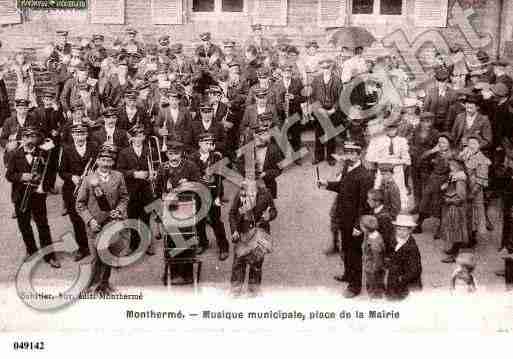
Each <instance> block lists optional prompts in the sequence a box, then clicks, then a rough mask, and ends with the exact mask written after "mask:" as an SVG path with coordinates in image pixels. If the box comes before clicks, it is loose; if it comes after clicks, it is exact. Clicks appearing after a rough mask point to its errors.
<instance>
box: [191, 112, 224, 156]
mask: <svg viewBox="0 0 513 359" xmlns="http://www.w3.org/2000/svg"><path fill="white" fill-rule="evenodd" d="M205 132H211V133H213V134H214V137H215V144H216V151H219V152H220V153H222V154H224V150H225V134H224V127H223V125H222V124H221V123H220V122H217V121H215V120H214V119H212V123H211V124H210V127H209V129H208V130H207V129H206V128H205V126H204V125H203V121H201V120H198V121H193V123H192V143H193V144H194V148H195V149H199V139H200V136H201V135H202V134H203V133H205Z"/></svg>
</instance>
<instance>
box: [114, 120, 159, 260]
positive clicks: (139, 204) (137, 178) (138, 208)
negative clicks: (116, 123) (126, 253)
mask: <svg viewBox="0 0 513 359" xmlns="http://www.w3.org/2000/svg"><path fill="white" fill-rule="evenodd" d="M130 136H131V141H130V142H131V144H130V146H128V147H126V148H124V149H122V150H121V152H120V154H119V158H118V163H117V167H116V168H117V170H118V171H120V172H121V173H122V174H123V175H124V176H125V183H126V187H127V190H128V194H129V196H130V200H129V202H128V208H127V213H128V218H130V219H139V220H141V221H142V222H143V223H145V224H146V225H147V226H149V225H150V214H149V213H147V212H146V211H145V209H144V207H145V206H146V205H148V204H150V203H151V201H152V200H153V199H154V195H153V194H152V191H151V186H150V182H149V175H150V174H149V172H148V155H149V154H148V151H149V148H148V146H145V145H144V142H145V139H146V135H145V133H144V127H143V126H141V125H136V126H134V127H132V128H131V129H130ZM155 194H156V193H155ZM139 244H140V239H139V238H137V236H136V234H135V233H133V232H132V235H131V239H130V249H131V250H132V251H135V250H137V248H138V247H139ZM146 253H147V254H148V255H154V254H155V252H154V250H153V246H152V245H150V247H149V248H148V250H147V251H146Z"/></svg>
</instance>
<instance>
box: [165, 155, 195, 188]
mask: <svg viewBox="0 0 513 359" xmlns="http://www.w3.org/2000/svg"><path fill="white" fill-rule="evenodd" d="M200 177H201V175H200V170H199V169H198V167H197V166H196V164H195V163H194V162H192V161H189V160H186V159H182V163H181V164H180V165H179V166H178V167H177V168H173V167H169V168H166V167H164V166H162V168H160V170H159V172H158V175H157V184H158V188H159V194H162V193H164V192H165V193H167V192H169V191H171V190H173V189H176V188H177V187H178V186H179V182H180V181H181V180H183V179H185V180H187V181H189V182H197V181H199V180H200ZM169 185H170V186H169Z"/></svg>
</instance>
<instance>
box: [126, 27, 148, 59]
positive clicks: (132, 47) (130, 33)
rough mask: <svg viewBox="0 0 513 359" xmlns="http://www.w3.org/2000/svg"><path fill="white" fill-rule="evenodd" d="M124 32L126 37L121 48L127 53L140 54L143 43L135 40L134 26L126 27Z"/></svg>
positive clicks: (142, 51)
mask: <svg viewBox="0 0 513 359" xmlns="http://www.w3.org/2000/svg"><path fill="white" fill-rule="evenodd" d="M126 34H127V37H128V38H127V41H126V42H125V43H124V44H123V45H122V46H121V48H122V49H124V50H125V51H126V52H127V53H128V54H134V53H139V54H141V55H142V54H143V53H144V45H143V44H142V42H140V41H137V40H136V37H137V30H136V29H134V28H128V29H126Z"/></svg>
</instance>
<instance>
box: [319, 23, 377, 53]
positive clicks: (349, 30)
mask: <svg viewBox="0 0 513 359" xmlns="http://www.w3.org/2000/svg"><path fill="white" fill-rule="evenodd" d="M374 41H376V38H375V37H374V35H372V34H371V33H370V32H369V31H368V30H367V29H365V28H363V27H358V26H348V27H343V28H340V29H338V30H337V31H335V33H333V35H331V37H330V39H329V41H328V43H330V44H333V45H334V46H343V47H348V48H352V49H354V48H356V47H368V46H370V45H372V43H373V42H374Z"/></svg>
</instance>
